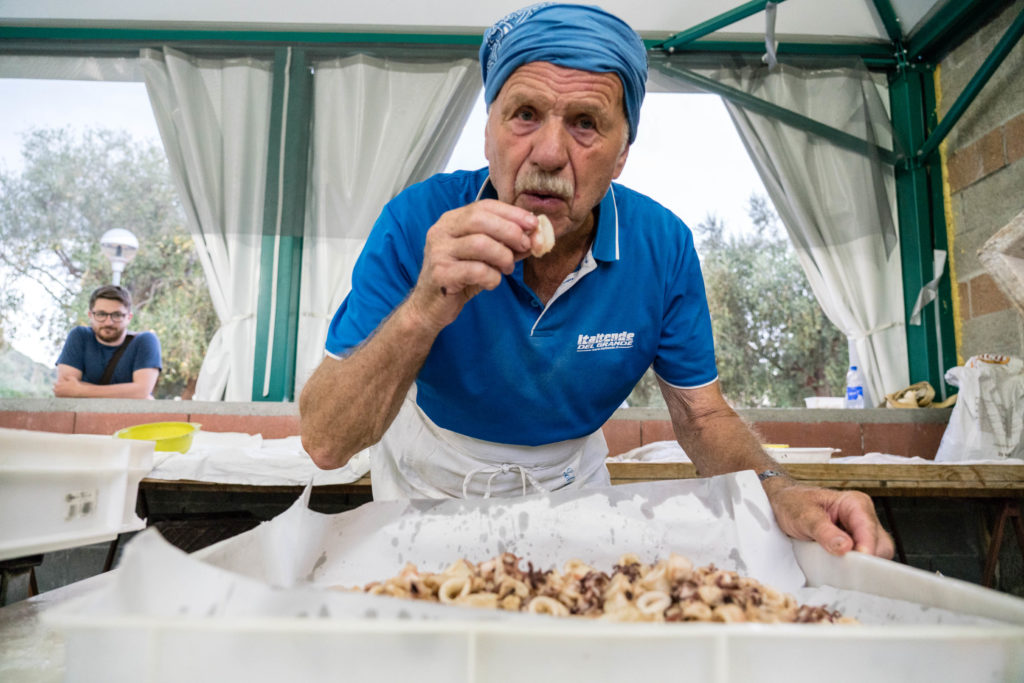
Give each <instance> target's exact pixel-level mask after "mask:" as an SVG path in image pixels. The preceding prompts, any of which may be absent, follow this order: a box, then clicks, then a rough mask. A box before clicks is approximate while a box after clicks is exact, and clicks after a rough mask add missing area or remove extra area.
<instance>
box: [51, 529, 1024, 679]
mask: <svg viewBox="0 0 1024 683" xmlns="http://www.w3.org/2000/svg"><path fill="white" fill-rule="evenodd" d="M230 542H231V541H230V540H229V541H225V543H230ZM797 545H798V548H797V557H798V559H799V561H800V565H801V568H802V569H803V570H804V571H805V572H806V574H807V576H808V580H809V581H810V582H811V583H812V584H814V583H819V582H821V581H822V580H827V581H828V582H829V583H830V584H832V585H836V584H839V585H841V586H842V587H844V588H847V589H850V590H856V589H859V590H862V591H867V590H869V589H870V590H871V591H872V592H876V593H877V594H878V595H884V596H889V597H896V598H901V599H906V600H914V601H917V602H919V603H920V604H922V605H925V606H928V607H922V610H927V609H929V608H931V607H937V608H943V609H952V610H955V609H957V608H964V609H965V610H966V611H968V612H971V613H974V614H979V615H987V616H988V617H990V618H992V619H999V620H1002V621H1003V622H1004V623H1002V624H993V625H942V624H915V625H900V624H898V623H897V624H886V625H877V624H876V625H819V624H698V623H693V624H606V623H600V622H592V621H590V620H583V619H579V620H577V619H572V618H553V617H552V618H547V617H529V618H521V619H513V620H508V621H474V620H470V619H461V620H460V619H454V620H438V621H430V620H422V619H416V618H409V617H408V616H407V617H405V618H401V617H399V618H395V617H394V616H393V615H390V616H385V614H384V609H382V610H381V612H382V613H381V614H380V615H379V616H378V617H376V618H362V619H358V618H350V617H346V618H335V617H333V616H331V615H330V614H326V613H323V612H322V611H321V612H320V613H315V612H312V613H308V614H305V615H303V616H302V617H276V618H271V617H261V616H251V617H247V616H234V617H204V616H203V615H202V614H191V613H185V612H183V613H182V614H180V615H178V616H168V617H153V616H142V615H135V614H132V613H131V612H132V606H131V605H128V604H124V605H123V606H122V608H121V610H120V611H116V612H114V613H111V612H110V611H109V608H103V609H96V608H90V607H89V603H90V602H92V601H93V600H91V599H89V598H80V599H79V601H78V602H77V603H74V604H69V605H67V606H65V608H64V609H63V610H61V611H60V612H58V613H56V614H52V615H50V616H49V620H50V621H51V622H52V623H54V624H55V625H57V626H59V627H60V629H61V630H62V631H63V632H64V633H65V635H66V647H67V650H66V661H67V669H66V677H65V681H67V683H77V682H78V681H82V682H91V681H96V680H103V681H105V682H106V683H120V682H124V683H134V682H135V681H143V680H144V681H147V683H177V682H178V681H190V682H191V683H203V682H210V683H213V682H218V683H219V682H220V681H229V680H230V681H246V682H247V683H278V682H279V681H281V680H289V681H292V680H294V681H303V682H304V683H319V682H325V683H326V682H328V681H382V682H390V681H394V682H396V683H398V682H402V683H405V682H407V681H416V683H433V682H437V683H490V682H492V681H493V682H497V681H501V682H502V683H536V682H537V681H593V682H596V683H602V682H608V683H621V681H645V680H662V679H664V678H666V674H670V675H669V676H668V678H669V680H692V681H701V682H702V683H703V682H709V683H775V682H778V683H793V682H796V683H802V682H805V681H806V682H807V683H820V682H821V681H823V680H825V681H830V682H831V681H839V682H844V681H856V682H857V683H862V682H863V681H873V682H881V681H893V682H897V681H898V682H899V683H916V682H921V683H934V681H943V683H984V682H997V681H1000V682H1001V681H1020V680H1024V626H1022V625H1021V624H1024V601H1021V600H1019V599H1017V598H1011V597H1010V596H1006V595H1001V594H999V593H996V592H995V591H991V590H988V589H984V588H981V587H979V586H974V585H971V584H966V583H964V582H960V581H956V580H951V579H945V578H942V577H938V576H934V575H929V574H928V573H927V572H923V571H921V570H917V569H912V568H909V567H905V566H903V565H898V564H896V563H892V562H885V561H882V560H878V559H877V558H872V557H868V556H857V555H856V554H851V555H849V556H847V558H843V559H839V558H834V557H831V556H829V555H827V554H826V553H825V552H824V551H823V550H822V549H821V548H820V547H819V546H817V545H815V544H811V543H805V544H797ZM243 582H244V580H243ZM197 590H198V591H199V592H202V591H203V589H202V588H201V587H198V586H197ZM240 590H244V588H241V587H240ZM279 597H280V601H281V602H284V603H286V602H292V601H295V600H301V599H302V598H303V597H308V595H307V596H302V595H299V594H297V593H295V592H289V591H282V592H281V594H280V596H279ZM360 597H361V598H368V597H370V596H360ZM372 597H373V598H374V599H375V600H376V601H377V602H378V603H379V604H380V605H381V606H382V607H383V606H384V605H388V606H389V607H390V605H393V604H394V602H395V601H394V599H391V598H387V597H379V596H372ZM470 611H472V610H470ZM1014 624H1016V625H1014Z"/></svg>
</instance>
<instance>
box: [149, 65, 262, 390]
mask: <svg viewBox="0 0 1024 683" xmlns="http://www.w3.org/2000/svg"><path fill="white" fill-rule="evenodd" d="M140 62H141V64H142V68H143V74H144V76H145V80H146V89H147V91H148V92H149V98H150V101H151V102H152V105H153V112H154V114H155V115H156V121H157V125H158V127H159V129H160V136H161V138H162V139H163V144H164V148H165V150H166V151H167V158H168V159H169V161H170V166H171V172H172V174H173V175H174V180H175V183H176V185H177V188H178V193H179V195H180V196H181V202H182V205H183V206H184V208H185V213H186V216H187V219H188V227H189V230H190V232H191V233H192V238H193V241H194V242H195V245H196V249H197V251H198V253H199V258H200V260H201V262H202V264H203V269H204V271H205V273H206V279H207V282H208V283H209V287H210V295H211V297H212V299H213V305H214V309H215V310H216V312H217V316H218V317H219V318H220V327H219V328H218V330H217V332H216V333H215V334H214V336H213V339H212V340H211V341H210V345H209V348H208V349H207V352H206V357H205V358H204V359H203V365H202V368H201V369H200V372H199V379H198V381H197V384H196V391H195V395H194V398H195V399H196V400H205V401H219V400H227V401H249V400H251V397H252V373H253V353H254V348H255V334H256V302H257V294H258V286H257V285H258V282H259V270H260V269H259V266H260V248H261V233H262V228H263V202H264V189H265V178H266V166H267V140H268V132H269V122H270V100H271V82H272V77H273V71H272V67H273V65H272V63H271V62H270V61H265V60H258V59H251V58H238V59H197V58H194V57H191V56H188V55H185V54H182V53H181V52H177V51H175V50H172V49H169V48H165V49H164V50H162V51H158V50H149V49H146V50H142V52H141V53H140ZM183 323H184V324H187V321H183Z"/></svg>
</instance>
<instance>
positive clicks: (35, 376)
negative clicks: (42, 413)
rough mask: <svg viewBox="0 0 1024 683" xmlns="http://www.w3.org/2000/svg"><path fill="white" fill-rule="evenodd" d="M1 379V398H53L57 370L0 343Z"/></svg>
mask: <svg viewBox="0 0 1024 683" xmlns="http://www.w3.org/2000/svg"><path fill="white" fill-rule="evenodd" d="M0 377H2V378H3V382H0V398H30V397H31V398H46V397H47V396H53V383H54V382H56V381H57V370H56V368H48V367H46V366H44V365H41V364H40V363H36V362H35V361H33V360H32V359H31V358H29V357H28V356H26V355H25V354H23V353H19V352H18V351H16V350H15V349H12V348H11V347H10V346H7V345H5V344H3V343H0Z"/></svg>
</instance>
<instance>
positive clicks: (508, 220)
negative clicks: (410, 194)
mask: <svg viewBox="0 0 1024 683" xmlns="http://www.w3.org/2000/svg"><path fill="white" fill-rule="evenodd" d="M536 229H537V217H536V216H535V215H533V214H532V213H530V212H529V211H526V210H525V209H521V208H519V207H517V206H513V205H511V204H505V203H504V202H500V201H498V200H495V199H484V200H481V201H479V202H474V203H472V204H469V205H467V206H463V207H460V208H458V209H453V210H451V211H448V212H447V213H445V214H443V215H442V216H441V218H440V219H439V220H438V221H437V223H435V224H434V225H433V226H432V227H431V228H430V230H429V231H428V232H427V239H426V245H425V246H424V249H423V268H422V270H421V271H420V276H419V280H418V281H417V282H416V287H415V288H414V289H413V291H412V294H411V295H410V297H409V300H408V302H407V303H408V304H410V305H411V306H412V307H413V309H414V310H415V311H416V313H417V315H418V316H419V317H420V318H421V319H422V321H423V323H424V324H425V325H427V326H428V327H430V328H432V329H433V330H434V331H435V332H439V331H440V330H441V329H443V328H444V327H445V326H446V325H448V324H449V323H451V322H453V321H454V320H455V318H456V317H458V315H459V312H460V311H461V310H462V307H463V306H464V305H465V304H466V302H467V301H469V300H470V299H472V298H473V297H474V296H476V295H477V294H478V293H479V292H480V291H481V290H484V289H494V288H496V287H497V286H498V285H500V284H501V278H502V275H508V274H509V273H511V272H512V271H513V270H514V268H515V264H516V261H518V260H520V259H523V258H525V257H527V256H529V254H530V246H531V237H530V236H531V234H532V233H533V232H534V231H535V230H536Z"/></svg>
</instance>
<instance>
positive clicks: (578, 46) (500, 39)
mask: <svg viewBox="0 0 1024 683" xmlns="http://www.w3.org/2000/svg"><path fill="white" fill-rule="evenodd" d="M529 62H550V63H552V64H557V65H558V66H564V67H568V68H570V69H580V70H582V71H591V72H594V73H614V74H617V75H618V77H619V80H620V81H622V89H623V97H624V98H625V103H626V117H627V118H628V119H629V141H630V142H633V141H634V140H636V128H637V124H638V123H639V121H640V104H641V103H642V102H643V100H644V91H645V87H646V83H647V50H646V49H645V48H644V43H643V41H642V40H641V39H640V36H638V35H637V34H636V32H635V31H634V30H633V29H631V28H630V27H629V26H628V25H627V24H626V23H625V22H624V21H622V20H621V19H619V18H618V17H615V16H612V15H611V14H608V13H607V12H605V11H604V10H603V9H601V8H599V7H592V6H588V5H563V4H555V3H541V4H538V5H532V6H530V7H526V8H524V9H521V10H517V11H515V12H513V13H511V14H509V15H508V16H506V17H504V18H503V19H501V20H500V21H498V23H496V24H495V25H494V26H492V27H491V28H489V29H487V32H486V33H484V42H483V44H482V45H481V46H480V67H481V69H482V70H483V77H484V100H485V101H486V102H487V106H488V107H489V106H491V103H492V102H494V98H495V97H497V96H498V92H499V91H500V90H501V86H502V85H504V84H505V80H506V79H508V77H509V76H511V75H512V72H513V71H515V70H516V69H518V68H519V67H520V66H522V65H523V64H527V63H529Z"/></svg>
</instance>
